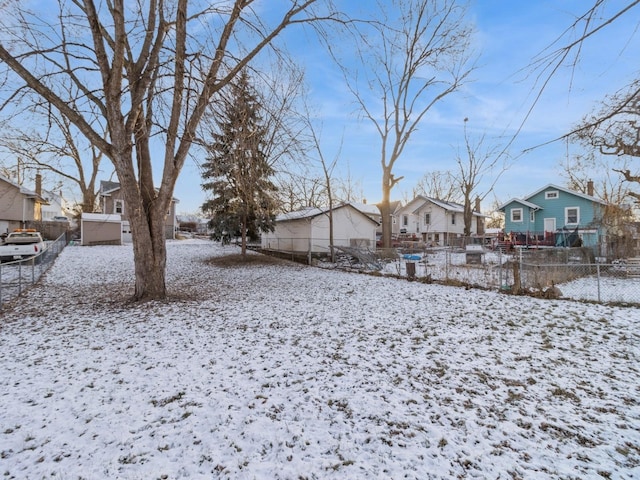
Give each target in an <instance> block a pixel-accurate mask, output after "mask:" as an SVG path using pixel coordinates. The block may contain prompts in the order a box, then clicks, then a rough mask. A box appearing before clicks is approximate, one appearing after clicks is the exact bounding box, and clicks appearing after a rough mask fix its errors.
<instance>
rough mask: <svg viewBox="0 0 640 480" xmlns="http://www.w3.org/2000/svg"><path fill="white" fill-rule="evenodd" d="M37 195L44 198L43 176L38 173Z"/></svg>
mask: <svg viewBox="0 0 640 480" xmlns="http://www.w3.org/2000/svg"><path fill="white" fill-rule="evenodd" d="M36 193H37V194H38V195H39V196H42V175H40V174H39V173H36Z"/></svg>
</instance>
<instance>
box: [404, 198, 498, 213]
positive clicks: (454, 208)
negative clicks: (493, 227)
mask: <svg viewBox="0 0 640 480" xmlns="http://www.w3.org/2000/svg"><path fill="white" fill-rule="evenodd" d="M415 200H422V203H421V204H420V205H419V206H418V207H417V208H415V209H414V210H412V213H416V212H417V211H418V210H420V208H422V207H423V206H424V204H425V203H433V204H434V205H436V206H438V207H440V208H442V209H444V210H446V211H448V212H455V213H464V205H460V204H459V203H456V202H449V201H446V200H439V199H437V198H432V197H427V196H425V195H418V196H417V197H416V198H414V199H413V200H412V201H411V202H414V201H415ZM411 202H409V204H410V203H411ZM409 204H407V205H409ZM472 213H473V215H474V216H476V217H486V216H488V215H485V214H483V213H480V212H476V211H473V212H472Z"/></svg>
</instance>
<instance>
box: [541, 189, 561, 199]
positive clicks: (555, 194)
mask: <svg viewBox="0 0 640 480" xmlns="http://www.w3.org/2000/svg"><path fill="white" fill-rule="evenodd" d="M544 198H545V199H546V200H555V199H556V198H558V191H557V190H549V191H548V192H544Z"/></svg>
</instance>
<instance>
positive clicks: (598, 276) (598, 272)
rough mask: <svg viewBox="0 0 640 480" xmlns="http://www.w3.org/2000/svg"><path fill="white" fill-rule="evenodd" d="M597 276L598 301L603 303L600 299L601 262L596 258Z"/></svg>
mask: <svg viewBox="0 0 640 480" xmlns="http://www.w3.org/2000/svg"><path fill="white" fill-rule="evenodd" d="M596 278H597V279H598V303H601V300H600V263H599V262H598V260H596Z"/></svg>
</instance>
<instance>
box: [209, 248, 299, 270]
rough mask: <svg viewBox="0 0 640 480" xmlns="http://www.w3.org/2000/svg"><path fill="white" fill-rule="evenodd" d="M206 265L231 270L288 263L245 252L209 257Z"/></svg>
mask: <svg viewBox="0 0 640 480" xmlns="http://www.w3.org/2000/svg"><path fill="white" fill-rule="evenodd" d="M207 263H208V264H209V265H214V266H216V267H221V268H232V267H240V266H242V267H250V266H263V265H283V264H287V263H290V262H289V261H288V260H283V259H281V258H277V257H270V256H269V255H256V254H254V253H252V252H247V254H246V255H242V254H239V253H236V254H233V255H224V256H220V257H217V256H216V257H211V258H210V259H209V260H207Z"/></svg>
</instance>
